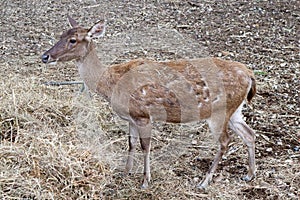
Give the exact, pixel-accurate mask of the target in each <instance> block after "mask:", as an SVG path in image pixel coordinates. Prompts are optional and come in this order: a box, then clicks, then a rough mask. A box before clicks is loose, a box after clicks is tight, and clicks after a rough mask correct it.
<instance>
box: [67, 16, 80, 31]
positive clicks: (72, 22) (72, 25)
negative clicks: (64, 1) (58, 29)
mask: <svg viewBox="0 0 300 200" xmlns="http://www.w3.org/2000/svg"><path fill="white" fill-rule="evenodd" d="M68 21H69V24H70V26H71V28H76V27H79V24H78V23H77V22H76V21H75V20H74V19H73V18H72V17H70V15H68Z"/></svg>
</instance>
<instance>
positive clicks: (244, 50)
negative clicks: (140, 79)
mask: <svg viewBox="0 0 300 200" xmlns="http://www.w3.org/2000/svg"><path fill="white" fill-rule="evenodd" d="M245 2H246V1H245ZM245 2H243V1H237V2H236V1H232V2H231V1H225V2H223V4H215V3H214V2H212V1H201V2H200V1H199V2H198V1H169V0H167V1H160V3H158V2H156V1H153V2H147V3H145V2H143V1H141V2H136V3H132V2H128V3H124V2H121V1H106V0H103V1H101V2H96V3H95V1H74V0H67V1H64V2H62V3H59V5H57V4H53V3H51V1H30V2H26V3H25V2H21V1H20V2H19V1H10V0H7V1H3V2H1V3H0V5H1V7H0V8H1V12H0V13H1V21H0V23H1V24H0V32H1V40H0V41H1V43H0V53H1V57H0V69H1V71H0V76H1V77H2V78H1V82H0V84H1V85H0V86H1V90H0V198H1V199H201V198H202V199H298V198H299V196H300V190H299V185H300V178H299V177H300V173H299V162H300V155H299V149H298V150H297V148H299V146H300V135H299V134H300V132H299V113H300V110H299V90H300V87H299V85H300V84H299V75H300V72H299V69H300V68H299V49H298V48H296V46H297V37H298V39H299V36H297V34H296V32H297V31H296V30H298V29H297V23H296V22H297V20H298V21H299V13H298V14H297V11H296V9H295V8H298V7H299V6H298V7H297V4H299V3H297V1H295V2H292V3H290V2H285V1H278V2H277V3H276V5H271V4H268V3H267V2H265V1H260V2H252V3H248V2H246V3H245ZM272 6H273V7H272ZM39 8H43V9H39ZM241 10H242V11H243V12H240V11H241ZM225 11H226V12H225ZM224 12H225V13H224ZM103 13H104V14H103ZM66 14H72V15H73V16H74V17H75V18H78V19H80V21H82V22H83V23H86V24H88V26H89V25H91V24H92V23H93V22H94V21H95V20H97V19H96V18H97V17H96V16H103V15H105V16H106V18H107V19H108V32H107V37H106V38H104V39H103V41H102V40H101V41H99V42H98V46H99V55H101V56H104V61H105V62H106V63H117V62H121V61H124V60H128V59H131V58H135V57H140V56H142V57H150V58H153V59H157V60H163V59H171V58H172V59H173V58H180V57H185V56H189V57H199V56H201V55H203V54H205V55H206V54H209V55H217V56H221V57H225V58H228V59H234V60H238V61H242V62H245V63H247V64H249V66H250V67H251V68H252V69H254V70H255V71H256V76H257V80H258V94H257V96H256V97H255V99H254V102H253V104H252V108H247V111H246V117H247V121H248V123H249V124H250V125H251V126H252V127H253V128H254V129H255V130H256V132H257V143H256V144H257V148H256V157H257V165H258V169H257V170H258V171H257V178H256V179H255V180H254V181H252V182H250V183H245V182H243V181H241V180H240V177H242V175H244V174H245V173H246V171H247V169H246V161H247V152H246V147H245V146H243V145H242V142H241V141H240V140H239V139H238V138H234V140H233V142H232V143H231V145H230V150H229V152H228V153H227V155H226V156H225V157H224V159H223V160H222V162H221V163H220V166H219V168H218V170H217V173H216V176H215V177H214V183H212V185H211V186H210V187H209V188H208V189H207V190H206V191H199V190H197V189H196V188H195V186H196V184H197V183H198V182H199V181H200V180H201V179H202V177H203V176H204V174H205V172H206V171H207V169H208V166H209V163H210V162H211V160H212V158H213V155H214V153H215V151H216V148H217V146H216V144H215V142H213V140H212V138H211V136H210V135H209V134H208V132H207V129H206V125H203V124H202V123H196V124H188V125H170V124H155V127H156V128H155V130H154V134H153V135H154V138H153V146H152V156H151V162H152V176H153V177H152V183H151V187H150V188H149V189H148V190H141V189H140V188H139V186H140V182H141V178H142V159H141V155H137V157H136V163H135V168H134V170H135V173H134V174H133V175H132V176H128V177H126V176H123V175H122V173H121V172H122V170H123V168H124V165H125V157H126V151H127V148H128V147H127V125H126V124H125V123H124V122H123V121H121V120H120V119H119V118H118V117H117V116H115V115H114V114H113V112H112V111H111V108H110V107H109V105H108V104H107V102H105V101H103V100H102V99H101V98H100V97H99V96H97V95H94V94H92V95H90V94H88V93H79V92H78V91H79V90H80V88H79V86H76V85H75V86H61V87H51V86H50V87H48V86H45V85H43V84H42V83H43V82H46V81H51V80H54V81H55V80H59V81H65V80H74V79H75V80H76V79H78V75H77V70H76V69H75V68H74V65H73V64H72V63H68V64H60V65H58V66H55V67H53V66H50V67H47V68H46V67H45V66H44V65H42V64H41V61H40V59H39V56H40V55H41V53H42V52H43V51H44V50H45V49H47V48H48V47H49V46H50V44H49V43H53V39H54V38H55V37H56V36H58V35H59V34H60V32H61V30H62V29H64V30H65V29H66V26H67V23H66V22H65V16H66ZM224 15H226V16H227V15H228V16H227V17H224ZM41 16H45V17H41ZM199 16H200V17H199ZM229 16H230V17H229ZM232 18H233V19H234V20H231V19H232ZM271 18H272V20H271ZM222 20H225V21H222ZM226 24H227V25H226ZM228 24H229V25H230V30H229V29H228V26H229V25H228ZM295 24H296V25H295ZM141 26H143V28H140V27H141ZM147 26H149V29H147ZM248 26H249V27H250V28H249V27H248ZM150 27H151V28H150ZM156 27H159V31H158V32H154V33H153V35H151V31H155V30H156ZM251 27H252V28H254V30H252V29H251ZM298 27H299V26H298ZM145 29H147V30H148V31H149V33H146V34H145V35H144V36H143V34H144V32H145ZM175 29H176V31H174V30H175ZM135 30H136V31H135ZM162 32H164V33H165V34H162ZM249 32H250V33H252V35H251V34H250V33H249ZM53 33H54V34H53ZM122 34H123V35H122ZM129 36H132V37H133V36H134V39H130V38H129V39H128V37H129ZM156 36H159V37H160V38H159V39H158V40H157V41H156V43H154V44H155V45H154V46H152V47H149V48H148V49H147V46H148V45H151V44H152V42H150V40H149V37H151V41H155V37H156ZM139 37H140V38H139ZM145 37H146V38H145ZM164 37H165V39H164ZM170 37H174V40H173V41H172V40H170ZM120 38H121V40H120ZM122 38H127V40H126V41H123V40H122ZM192 38H193V39H192ZM177 41H178V42H177ZM130 42H131V43H132V45H130ZM138 42H141V43H142V44H143V45H145V46H142V48H139V47H140V44H139V43H138ZM164 42H166V43H164ZM298 42H299V41H298ZM102 43H105V44H102ZM191 43H193V45H189V44H191ZM109 44H111V45H109ZM201 46H206V47H207V51H206V52H204V50H203V49H204V48H201ZM199 48H200V49H201V51H199ZM196 51H197V52H196ZM193 52H194V53H193Z"/></svg>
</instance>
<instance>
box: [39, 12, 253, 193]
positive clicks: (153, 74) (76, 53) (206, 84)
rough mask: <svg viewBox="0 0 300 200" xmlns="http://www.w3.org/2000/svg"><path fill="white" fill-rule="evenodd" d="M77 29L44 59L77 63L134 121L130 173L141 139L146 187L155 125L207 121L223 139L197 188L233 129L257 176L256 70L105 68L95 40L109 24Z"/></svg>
mask: <svg viewBox="0 0 300 200" xmlns="http://www.w3.org/2000/svg"><path fill="white" fill-rule="evenodd" d="M69 23H70V25H71V26H72V28H71V29H70V30H68V31H66V32H65V33H63V34H62V35H61V37H60V41H58V42H57V43H56V44H55V45H54V46H53V47H52V48H51V49H50V50H48V51H47V52H45V53H44V54H43V55H42V61H43V62H44V63H55V62H58V61H59V62H65V61H70V60H75V61H76V64H77V66H78V70H79V74H80V77H81V78H82V79H83V80H84V82H85V84H86V85H87V87H88V88H89V89H90V90H92V91H94V92H96V93H98V94H100V95H102V96H103V97H104V98H105V99H106V100H107V101H109V102H110V103H111V106H112V108H113V110H114V111H115V112H116V113H117V114H118V115H119V116H120V117H121V118H122V119H124V120H126V121H128V122H129V133H130V136H129V152H128V158H127V163H126V173H130V171H131V169H132V166H133V156H134V152H135V148H136V144H137V141H138V138H139V140H140V143H141V147H142V150H143V154H144V179H143V184H142V188H146V187H147V186H148V184H149V181H150V139H151V128H152V126H151V122H153V121H164V122H171V123H186V122H193V121H199V120H202V119H206V121H207V122H208V125H209V128H210V130H211V132H212V134H213V135H214V136H215V137H216V138H217V139H218V140H219V142H220V149H219V151H218V152H217V154H216V156H215V158H214V161H213V163H212V165H211V167H210V168H209V170H208V173H207V175H206V177H205V179H204V180H203V181H202V182H201V183H200V184H199V185H198V187H199V188H206V187H207V186H208V184H209V182H210V181H211V180H212V176H213V173H214V172H215V170H216V168H217V165H218V163H219V161H220V159H221V157H222V155H223V154H224V152H225V151H226V149H227V147H228V143H229V142H230V135H229V133H228V132H227V127H228V125H229V127H230V128H231V129H232V130H233V131H234V132H235V133H236V134H237V135H239V136H240V137H241V138H242V139H243V141H244V142H245V143H246V145H247V147H248V154H249V170H248V174H247V175H246V176H245V177H244V178H243V179H244V180H245V181H250V180H251V179H252V178H254V176H255V156H254V148H255V144H254V140H255V133H254V131H253V130H252V129H251V128H250V127H249V126H248V125H247V124H246V123H245V121H244V120H243V117H242V107H243V104H244V102H245V101H246V100H248V101H250V100H251V99H252V98H253V96H254V95H255V92H256V88H255V79H254V75H253V73H252V71H250V70H249V69H247V68H246V67H245V65H243V64H241V63H238V62H231V61H225V60H221V59H217V58H201V59H191V60H185V59H183V60H176V61H165V62H156V61H151V60H146V59H137V60H131V61H129V62H127V63H123V64H117V65H112V66H109V67H107V66H104V65H103V64H101V62H100V60H99V59H98V57H97V54H96V50H95V47H94V44H93V41H92V39H94V38H99V37H101V36H103V34H104V31H105V23H104V21H99V22H98V23H96V24H95V25H94V26H92V27H91V28H90V29H85V28H83V27H81V26H79V25H78V23H77V22H76V21H75V20H73V19H72V18H70V17H69Z"/></svg>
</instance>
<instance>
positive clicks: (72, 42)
mask: <svg viewBox="0 0 300 200" xmlns="http://www.w3.org/2000/svg"><path fill="white" fill-rule="evenodd" d="M69 42H70V43H71V44H75V43H76V42H77V41H76V39H75V38H71V39H70V40H69Z"/></svg>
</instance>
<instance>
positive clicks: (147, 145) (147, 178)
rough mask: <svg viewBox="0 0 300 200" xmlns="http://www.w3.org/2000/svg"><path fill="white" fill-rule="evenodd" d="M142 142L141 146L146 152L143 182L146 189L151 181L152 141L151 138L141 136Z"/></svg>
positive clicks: (144, 152)
mask: <svg viewBox="0 0 300 200" xmlns="http://www.w3.org/2000/svg"><path fill="white" fill-rule="evenodd" d="M140 142H141V147H142V150H143V154H144V179H143V184H142V188H143V189H146V188H148V186H149V182H150V179H151V174H150V146H151V145H150V142H151V138H150V137H149V138H140Z"/></svg>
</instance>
